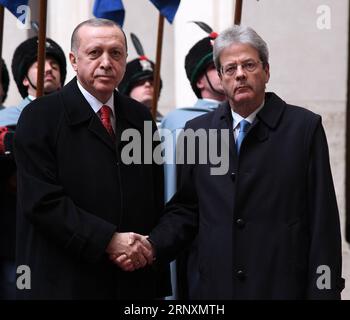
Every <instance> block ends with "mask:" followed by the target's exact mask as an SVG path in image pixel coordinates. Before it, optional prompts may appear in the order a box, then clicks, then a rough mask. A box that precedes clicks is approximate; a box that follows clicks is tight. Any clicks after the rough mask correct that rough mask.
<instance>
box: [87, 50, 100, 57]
mask: <svg viewBox="0 0 350 320" xmlns="http://www.w3.org/2000/svg"><path fill="white" fill-rule="evenodd" d="M97 55H98V51H97V50H92V51H90V52H89V56H91V57H96V56H97Z"/></svg>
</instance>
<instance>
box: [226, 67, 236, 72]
mask: <svg viewBox="0 0 350 320" xmlns="http://www.w3.org/2000/svg"><path fill="white" fill-rule="evenodd" d="M236 70H237V66H235V65H232V66H228V67H227V68H226V72H227V73H232V72H234V71H236Z"/></svg>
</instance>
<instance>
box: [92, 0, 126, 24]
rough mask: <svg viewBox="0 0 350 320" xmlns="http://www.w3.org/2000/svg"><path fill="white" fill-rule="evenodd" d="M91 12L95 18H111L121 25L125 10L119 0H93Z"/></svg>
mask: <svg viewBox="0 0 350 320" xmlns="http://www.w3.org/2000/svg"><path fill="white" fill-rule="evenodd" d="M93 13H94V16H95V17H96V18H104V19H109V20H113V21H114V22H116V23H118V24H119V25H120V26H121V27H122V26H123V23H124V16H125V11H124V6H123V3H122V1H121V0H95V3H94V9H93Z"/></svg>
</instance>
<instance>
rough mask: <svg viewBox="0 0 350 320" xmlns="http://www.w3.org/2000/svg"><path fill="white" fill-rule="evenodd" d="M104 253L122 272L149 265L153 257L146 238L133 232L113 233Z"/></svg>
mask: <svg viewBox="0 0 350 320" xmlns="http://www.w3.org/2000/svg"><path fill="white" fill-rule="evenodd" d="M106 252H107V254H108V256H109V259H110V260H111V261H112V262H113V263H115V264H116V265H118V266H119V267H120V268H121V269H123V270H124V271H134V270H136V269H140V268H143V267H145V266H146V265H150V264H152V263H153V260H154V256H155V255H154V250H153V247H152V245H151V243H150V242H149V241H148V240H147V236H143V235H140V234H137V233H133V232H122V233H114V235H113V237H112V239H111V241H110V242H109V244H108V246H107V249H106Z"/></svg>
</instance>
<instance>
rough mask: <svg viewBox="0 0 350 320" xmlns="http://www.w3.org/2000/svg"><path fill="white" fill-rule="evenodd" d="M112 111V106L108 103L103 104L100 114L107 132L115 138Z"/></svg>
mask: <svg viewBox="0 0 350 320" xmlns="http://www.w3.org/2000/svg"><path fill="white" fill-rule="evenodd" d="M111 113H112V110H111V108H110V107H108V106H106V105H103V106H102V107H101V109H100V110H99V111H98V114H99V116H100V119H101V122H102V124H103V126H104V127H105V128H106V130H107V132H108V133H109V135H110V136H111V138H112V139H113V140H114V139H115V133H114V131H113V128H112V123H111Z"/></svg>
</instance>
